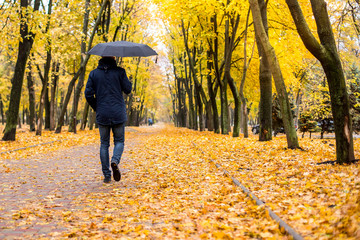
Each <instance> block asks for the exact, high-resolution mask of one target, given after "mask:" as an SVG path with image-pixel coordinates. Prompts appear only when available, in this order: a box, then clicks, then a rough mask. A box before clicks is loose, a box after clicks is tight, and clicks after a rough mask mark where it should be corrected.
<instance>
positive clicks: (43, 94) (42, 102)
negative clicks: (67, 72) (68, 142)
mask: <svg viewBox="0 0 360 240" xmlns="http://www.w3.org/2000/svg"><path fill="white" fill-rule="evenodd" d="M50 3H51V1H50ZM48 47H49V49H48V50H47V54H46V64H45V68H44V76H43V79H42V80H43V81H42V84H43V85H42V89H41V95H40V101H39V113H38V123H37V129H36V135H38V136H41V131H42V125H43V112H44V108H45V101H47V100H49V99H47V100H46V93H47V92H48V82H49V72H50V66H51V46H48ZM39 71H40V69H39ZM48 105H50V104H48Z"/></svg>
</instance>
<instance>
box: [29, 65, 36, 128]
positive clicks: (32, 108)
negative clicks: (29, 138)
mask: <svg viewBox="0 0 360 240" xmlns="http://www.w3.org/2000/svg"><path fill="white" fill-rule="evenodd" d="M28 68H29V69H30V71H29V72H28V74H27V86H28V91H29V112H30V113H29V125H30V131H31V132H33V131H35V114H36V113H35V112H36V111H35V86H34V80H33V77H32V74H31V62H30V61H29V65H28Z"/></svg>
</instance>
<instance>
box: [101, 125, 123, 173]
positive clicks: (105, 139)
mask: <svg viewBox="0 0 360 240" xmlns="http://www.w3.org/2000/svg"><path fill="white" fill-rule="evenodd" d="M110 130H112V132H113V137H114V151H113V156H112V158H111V162H114V163H116V164H119V163H120V159H121V155H122V153H123V151H124V141H125V123H121V124H118V125H111V126H104V125H100V124H99V131H100V142H101V145H100V160H101V166H102V172H103V174H104V176H105V177H111V170H110V163H109V147H110Z"/></svg>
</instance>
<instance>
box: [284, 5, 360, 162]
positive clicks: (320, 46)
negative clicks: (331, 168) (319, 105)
mask: <svg viewBox="0 0 360 240" xmlns="http://www.w3.org/2000/svg"><path fill="white" fill-rule="evenodd" d="M310 2H311V7H312V11H313V14H314V18H315V22H316V25H317V30H318V36H319V39H320V43H319V42H318V40H317V39H316V38H315V36H314V35H313V34H312V32H311V31H310V29H309V27H308V25H307V23H306V20H305V18H304V16H303V13H302V10H301V8H300V5H299V3H298V1H297V0H286V3H287V5H288V7H289V9H290V12H291V15H292V17H293V19H294V22H295V25H296V28H297V31H298V33H299V35H300V37H301V39H302V41H303V43H304V45H305V47H306V48H307V49H308V50H309V51H310V52H311V53H312V54H313V55H314V56H315V57H316V58H317V59H318V60H319V61H320V63H321V65H322V67H323V69H324V72H325V75H326V78H327V81H328V84H329V91H330V99H331V110H332V114H333V118H334V125H335V139H336V161H337V162H338V163H339V164H343V163H351V162H352V160H354V158H355V154H354V145H353V136H352V134H353V132H352V120H351V115H350V113H349V97H348V94H347V89H346V82H345V76H344V71H343V68H342V65H341V61H340V57H339V54H338V52H337V49H336V42H335V38H334V34H333V32H332V28H331V23H330V19H329V15H328V12H327V9H326V2H325V1H324V0H311V1H310Z"/></svg>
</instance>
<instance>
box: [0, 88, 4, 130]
mask: <svg viewBox="0 0 360 240" xmlns="http://www.w3.org/2000/svg"><path fill="white" fill-rule="evenodd" d="M0 115H1V124H2V125H4V122H5V116H4V104H3V101H2V98H1V94H0Z"/></svg>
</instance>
